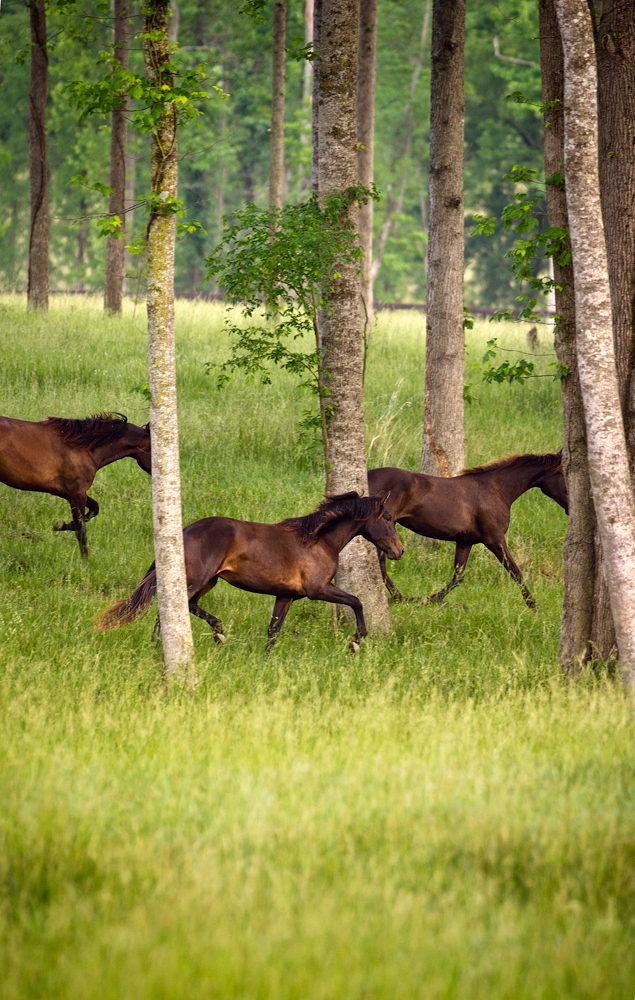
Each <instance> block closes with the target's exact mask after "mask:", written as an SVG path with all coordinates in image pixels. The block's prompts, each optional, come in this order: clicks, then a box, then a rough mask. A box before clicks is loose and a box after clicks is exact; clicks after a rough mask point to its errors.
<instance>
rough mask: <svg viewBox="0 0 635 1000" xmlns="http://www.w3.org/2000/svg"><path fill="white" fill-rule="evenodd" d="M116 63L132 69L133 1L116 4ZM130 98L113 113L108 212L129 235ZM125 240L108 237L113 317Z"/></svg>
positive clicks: (107, 301) (108, 296)
mask: <svg viewBox="0 0 635 1000" xmlns="http://www.w3.org/2000/svg"><path fill="white" fill-rule="evenodd" d="M114 13H115V31H114V35H115V38H114V53H115V59H116V60H117V61H118V62H119V63H120V64H121V66H124V67H125V68H127V67H128V56H129V49H130V0H115V11H114ZM127 130H128V123H127V121H126V95H125V94H122V95H121V104H120V106H119V107H117V108H115V109H114V110H113V112H112V118H111V129H110V187H111V188H112V194H111V195H110V202H109V205H108V211H109V213H110V215H118V216H119V218H120V219H121V229H122V232H123V234H124V236H125V231H126V150H127ZM125 256H126V251H125V239H117V238H116V237H115V234H114V233H109V234H108V242H107V246H106V280H105V284H104V309H105V310H106V311H107V312H109V313H112V314H113V315H119V313H120V312H121V296H122V292H123V280H124V266H125Z"/></svg>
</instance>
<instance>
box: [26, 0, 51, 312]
mask: <svg viewBox="0 0 635 1000" xmlns="http://www.w3.org/2000/svg"><path fill="white" fill-rule="evenodd" d="M29 13H30V21H31V88H30V91H29V108H30V114H29V178H30V181H29V186H30V196H31V227H30V232H29V276H28V285H27V308H28V309H48V305H49V203H48V166H47V159H46V95H47V90H48V62H49V59H48V49H47V44H46V7H45V0H31V4H30V7H29Z"/></svg>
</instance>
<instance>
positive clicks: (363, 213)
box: [357, 0, 377, 347]
mask: <svg viewBox="0 0 635 1000" xmlns="http://www.w3.org/2000/svg"><path fill="white" fill-rule="evenodd" d="M376 64H377V0H360V5H359V61H358V66H357V142H358V150H357V176H358V178H359V183H360V184H363V185H364V187H366V188H370V186H371V184H372V183H373V151H374V144H375V77H376ZM373 204H374V203H373V200H372V198H369V199H368V201H367V202H366V204H365V205H364V206H363V207H362V208H361V209H360V213H359V237H360V242H361V245H362V247H363V249H364V270H363V272H362V275H361V279H360V284H361V296H362V307H363V316H362V321H363V323H364V331H365V333H364V344H365V347H367V346H368V337H369V336H370V332H371V330H372V328H373V322H374V311H373Z"/></svg>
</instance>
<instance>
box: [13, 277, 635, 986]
mask: <svg viewBox="0 0 635 1000" xmlns="http://www.w3.org/2000/svg"><path fill="white" fill-rule="evenodd" d="M176 316H177V347H178V360H177V365H178V377H179V407H180V409H179V417H180V427H181V453H182V471H183V497H184V519H185V521H186V522H189V521H192V520H194V519H196V518H198V517H201V516H206V515H209V514H215V513H223V514H229V515H232V516H236V517H243V518H248V519H252V520H264V521H269V520H278V519H280V518H282V517H285V516H289V515H291V514H299V513H304V512H307V511H309V510H310V509H311V508H312V507H313V506H314V504H315V503H316V501H317V500H318V499H319V496H320V489H321V474H320V468H319V453H318V452H317V451H316V452H315V453H313V452H311V451H308V452H307V451H306V449H302V448H298V430H297V422H298V420H299V418H300V414H301V411H302V409H303V408H305V407H306V405H307V400H306V398H304V397H303V396H302V394H301V392H299V391H298V390H297V389H296V388H295V386H294V383H293V381H292V380H291V379H290V378H289V377H287V376H285V375H284V374H279V373H278V374H276V375H275V377H274V379H273V384H272V385H271V386H268V387H261V386H259V385H252V384H250V383H246V382H244V381H241V379H240V378H238V379H236V380H235V381H234V382H232V383H231V384H230V386H229V387H228V388H226V389H225V390H223V391H222V392H218V391H217V390H216V389H215V388H214V380H213V377H210V376H207V375H206V374H205V368H204V363H205V362H207V361H212V362H218V361H220V360H222V359H223V358H224V357H225V356H226V354H227V350H228V345H227V342H226V339H225V336H224V334H223V332H222V322H223V312H222V310H221V309H220V308H219V307H217V306H212V305H208V304H203V303H177V313H176ZM0 327H1V329H2V344H3V350H2V354H3V364H2V366H1V368H0V397H1V399H2V410H3V412H5V413H7V414H9V415H13V416H21V417H25V418H28V419H40V418H42V417H43V416H45V415H47V414H49V413H50V414H56V415H61V416H64V415H66V416H83V415H87V414H88V413H91V412H94V411H96V410H100V409H114V410H121V411H123V412H125V413H127V414H128V416H129V418H130V419H131V420H133V421H134V422H136V423H143V422H145V420H146V419H147V410H146V408H145V405H144V401H143V398H142V396H141V395H140V394H139V393H135V392H131V389H133V388H134V386H136V385H139V384H140V383H143V382H145V381H146V374H145V366H146V360H145V341H144V329H143V317H142V315H141V314H140V313H139V312H137V313H136V315H133V311H132V306H131V304H127V306H126V313H125V315H124V317H123V319H121V320H119V321H116V320H112V319H108V318H105V317H104V316H103V314H102V311H101V307H100V302H99V301H98V300H95V301H90V300H89V301H86V300H83V301H81V302H78V301H77V300H74V299H72V298H70V297H69V298H68V299H66V300H61V299H56V300H54V302H53V303H52V308H51V312H50V313H49V315H48V316H47V317H42V316H29V317H27V316H26V315H25V313H24V304H23V303H22V302H20V301H19V300H17V299H15V298H9V297H5V298H3V299H0ZM491 329H492V328H491V327H486V326H485V325H477V327H476V329H475V330H474V331H471V333H470V334H469V337H468V339H469V340H470V343H471V344H472V345H473V346H472V347H471V348H470V349H469V352H468V355H469V356H468V359H467V375H466V377H467V380H468V381H471V382H472V383H473V385H474V388H473V393H474V394H475V395H476V396H477V401H476V402H475V403H473V404H472V406H471V407H469V408H468V410H467V441H468V461H469V462H470V464H476V463H479V462H483V461H487V460H489V459H492V458H496V457H499V456H501V455H503V454H505V453H507V452H510V451H517V452H523V451H547V450H550V451H551V450H557V448H558V447H559V446H560V444H561V414H560V411H559V401H558V387H557V385H555V384H554V383H553V382H552V381H551V380H549V379H537V380H535V381H533V382H532V383H529V384H527V385H526V386H524V387H522V388H519V387H517V386H511V387H510V386H491V387H490V386H485V385H481V384H478V375H477V374H476V373H475V372H474V370H473V369H472V368H471V365H472V363H473V362H474V361H475V360H478V358H479V357H480V355H481V354H482V351H483V346H484V343H485V341H486V340H487V339H488V338H489V337H490V336H491V335H492V333H491ZM495 332H496V333H498V335H499V340H500V341H501V343H503V344H505V345H506V346H508V347H510V348H519V347H522V346H523V337H524V333H523V331H522V330H521V329H519V328H514V327H507V328H503V330H500V329H499V330H496V331H495ZM545 344H546V338H545ZM423 347H424V327H423V319H422V318H421V317H420V316H417V315H415V316H413V315H408V316H402V315H397V316H395V315H394V314H384V315H382V316H380V319H379V323H378V326H377V329H376V331H375V334H374V339H373V342H372V346H371V353H370V356H369V362H368V383H367V403H366V417H367V423H368V428H367V431H368V443H369V462H370V464H371V465H383V464H395V465H401V466H406V467H410V468H417V467H418V463H419V454H420V446H421V425H422V412H423V371H424V368H423V360H424V359H423ZM547 349H548V348H547V347H545V350H547ZM545 360H548V359H545ZM544 370H546V369H544ZM91 493H92V495H94V496H95V497H96V498H97V499H98V500H99V502H100V504H101V508H102V509H101V513H100V515H99V517H98V518H97V519H96V520H94V521H91V522H90V524H89V526H88V534H89V548H90V557H89V559H88V560H84V561H82V560H81V559H80V556H79V550H78V547H77V543H76V541H75V539H74V537H73V536H72V535H70V534H66V535H59V534H57V535H54V534H53V533H52V532H51V525H52V523H53V522H54V521H55V520H57V519H58V517H61V516H66V514H67V511H65V510H64V504H63V502H62V501H60V500H57V499H54V498H52V497H47V496H44V495H39V494H26V493H17V492H15V491H12V490H10V489H8V488H5V487H0V539H1V543H2V544H1V546H0V596H1V600H0V665H1V667H2V670H1V676H0V701H1V707H0V728H1V731H2V737H1V739H0V754H1V755H2V761H1V764H0V801H1V802H2V808H1V809H0V970H2V971H1V973H0V997H2V998H3V1000H4V998H7V1000H9V998H11V1000H16V998H30V997H34V998H35V997H37V998H47V1000H50V998H57V997H60V998H68V1000H84V998H86V997H93V996H95V997H100V998H101V997H104V998H110V997H112V998H117V1000H120V998H121V1000H133V998H134V1000H137V998H144V1000H145V998H161V1000H163V998H165V1000H176V998H188V1000H189V998H192V997H199V996H200V997H208V996H219V997H223V998H224V997H236V998H280V1000H287V998H289V1000H290V998H294V1000H295V998H303V1000H305V998H306V1000H317V998H320V1000H321V998H325V1000H326V998H329V1000H330V998H333V997H342V998H346V1000H349V998H350V1000H358V998H359V1000H362V998H364V1000H368V998H373V1000H374V998H377V1000H383V998H385V997H397V998H398V997H403V998H411V997H421V998H426V1000H428V998H432V1000H436V998H457V1000H458V998H463V997H465V998H467V997H469V998H480V997H483V998H486V997H487V998H495V1000H499V998H508V997H509V998H525V997H526V998H528V1000H529V998H532V1000H534V998H536V997H539V998H551V997H553V998H562V997H567V998H568V997H571V998H586V997H588V998H597V997H600V996H601V997H606V998H613V997H615V998H618V997H624V996H629V995H631V994H633V993H634V992H635V986H634V979H635V958H634V955H635V948H634V947H633V945H634V941H633V936H634V935H633V931H634V916H633V914H634V913H635V910H634V908H633V904H634V902H635V875H634V872H635V865H634V863H635V839H634V838H633V828H634V819H635V815H634V813H635V795H634V793H633V789H634V788H635V783H634V780H633V779H634V777H635V775H634V773H633V772H634V770H635V765H634V763H633V762H634V760H635V757H634V754H633V749H634V748H633V729H632V716H631V714H630V710H629V708H628V706H627V705H626V704H625V703H624V702H623V699H622V695H621V692H620V690H619V688H617V687H616V686H615V685H614V684H613V682H612V681H611V679H610V678H603V677H602V676H597V677H588V678H585V679H583V680H582V681H580V683H579V684H576V685H575V686H572V687H567V686H566V685H565V684H564V683H563V681H562V679H561V677H560V675H559V672H558V668H557V664H556V652H557V640H558V618H559V605H560V601H561V580H562V562H561V554H560V553H561V543H562V537H563V534H564V530H565V526H566V518H565V516H564V514H563V513H562V512H561V511H560V509H559V508H558V507H557V506H556V505H555V504H553V503H552V502H551V501H549V500H548V499H547V498H545V497H543V496H542V494H538V493H536V491H532V492H530V493H529V494H527V495H526V496H525V497H523V498H521V500H520V501H518V502H517V503H516V504H515V505H514V508H513V518H512V524H511V527H510V532H509V536H508V537H509V541H510V546H511V548H512V551H513V552H514V554H515V555H516V556H517V558H518V561H519V562H520V564H521V566H522V568H523V570H524V572H526V573H527V575H528V578H529V583H530V586H531V588H532V590H533V591H534V593H535V594H536V597H537V600H538V605H539V610H538V612H532V611H529V610H528V609H527V608H526V607H525V606H524V604H523V602H522V599H521V597H520V594H519V592H518V589H517V588H516V587H515V585H514V584H513V582H512V581H511V580H510V578H509V577H508V575H507V574H505V573H504V571H503V570H501V568H500V566H499V565H498V564H497V563H496V562H495V561H494V560H493V558H491V557H490V556H489V555H488V554H487V553H485V552H480V553H478V552H477V553H476V554H475V555H473V557H472V559H471V560H470V563H469V566H468V571H467V575H466V581H465V583H464V584H463V585H462V587H461V588H460V589H459V590H457V591H454V592H453V593H452V595H451V596H450V598H449V600H448V601H447V603H446V605H445V606H444V607H442V608H440V609H435V608H433V607H426V606H423V605H418V604H409V605H403V606H399V605H397V606H393V607H392V609H391V611H392V621H393V628H392V631H391V633H390V635H388V636H387V637H372V638H371V639H370V640H369V641H368V642H367V643H366V644H365V646H364V648H363V649H362V652H361V654H360V655H359V656H358V657H356V658H353V659H352V658H350V657H349V656H348V655H347V653H346V646H347V642H346V631H345V630H341V631H340V630H337V631H335V630H333V627H332V624H331V616H330V611H329V609H328V608H327V607H326V606H323V605H320V604H315V605H312V604H310V603H308V602H301V603H299V604H298V605H296V606H294V608H293V609H292V611H291V613H290V614H289V617H288V619H287V622H286V624H285V627H284V629H283V632H282V634H281V637H280V639H279V641H278V644H277V646H276V648H275V650H274V653H273V655H272V656H271V657H270V658H269V659H268V660H265V659H264V657H263V647H264V637H265V632H266V625H267V622H268V618H269V616H270V614H271V605H272V603H273V601H272V600H270V599H267V598H263V597H259V596H257V595H249V594H246V593H242V592H240V591H237V590H235V589H233V588H230V587H228V586H225V585H224V584H222V583H221V584H219V586H218V587H216V588H215V590H214V591H213V593H212V594H210V595H209V597H208V598H206V600H205V602H204V603H206V605H207V606H208V607H210V609H211V610H213V612H214V614H216V615H218V616H219V617H220V618H221V619H222V620H223V622H224V624H225V627H226V629H227V636H228V639H227V643H226V645H225V646H224V647H223V648H222V649H220V648H217V647H215V646H214V644H213V641H212V639H211V633H210V630H209V629H208V628H207V626H205V625H204V623H202V622H199V621H198V620H194V621H193V628H194V633H195V644H196V649H197V658H198V669H199V675H200V683H199V686H198V688H197V690H196V691H195V692H193V693H181V694H179V693H178V692H171V693H170V692H166V691H165V690H164V688H163V685H162V681H161V672H160V664H159V662H158V661H157V659H156V658H155V656H154V654H153V653H152V652H151V651H150V647H149V635H150V631H151V628H152V617H149V618H148V619H145V620H142V621H139V622H136V623H134V624H133V625H131V626H129V627H128V628H125V629H121V630H113V631H112V632H107V633H96V632H95V631H94V629H93V624H92V621H91V617H92V616H93V615H94V614H95V613H97V612H98V611H100V610H102V609H103V608H104V607H105V606H106V605H107V604H108V603H109V602H112V600H113V599H114V598H116V597H118V596H121V595H124V594H126V593H129V592H130V590H131V589H132V587H133V586H134V585H135V584H136V583H137V582H138V581H139V579H140V578H141V576H142V574H143V572H144V571H145V569H146V567H147V565H148V564H149V562H150V561H151V559H152V538H151V509H150V489H149V479H148V478H147V477H146V476H145V474H144V473H143V472H141V471H140V470H139V469H138V467H137V466H136V464H134V463H132V462H130V461H124V462H119V463H116V464H115V465H113V466H111V467H109V468H107V469H104V470H103V471H102V472H100V473H99V475H98V477H97V480H96V483H95V486H94V488H93V490H92V491H91ZM534 494H535V495H534ZM402 537H403V538H404V541H405V542H406V545H407V551H406V555H405V556H404V559H403V560H402V561H401V562H400V563H398V564H395V565H394V566H393V567H392V569H391V573H392V574H393V575H394V577H395V579H396V581H397V584H398V586H399V588H400V589H401V590H402V591H403V592H405V593H410V594H418V595H421V594H425V593H428V592H429V591H430V590H432V589H437V588H438V587H439V586H440V585H441V584H442V583H444V582H446V581H447V579H448V577H449V574H450V572H451V547H450V546H447V545H441V546H439V547H438V548H429V547H427V546H426V545H425V544H424V543H422V542H420V541H418V540H415V539H414V537H413V536H412V535H408V533H407V532H406V531H403V533H402ZM629 991H630V993H629Z"/></svg>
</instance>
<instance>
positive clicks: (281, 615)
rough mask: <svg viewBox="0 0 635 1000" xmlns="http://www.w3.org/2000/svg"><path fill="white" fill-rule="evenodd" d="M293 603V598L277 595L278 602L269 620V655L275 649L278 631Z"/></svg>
mask: <svg viewBox="0 0 635 1000" xmlns="http://www.w3.org/2000/svg"><path fill="white" fill-rule="evenodd" d="M292 603H293V600H292V598H289V597H276V603H275V604H274V606H273V614H272V615H271V621H270V622H269V628H268V629H267V649H266V653H267V656H268V655H269V653H270V652H271V650H272V649H273V644H274V642H275V641H276V639H277V637H278V632H279V631H280V629H281V628H282V626H283V624H284V620H285V618H286V617H287V611H288V610H289V608H290V607H291V604H292Z"/></svg>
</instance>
